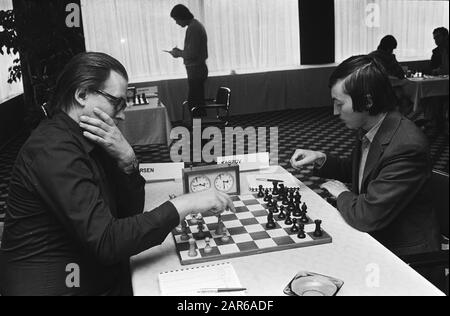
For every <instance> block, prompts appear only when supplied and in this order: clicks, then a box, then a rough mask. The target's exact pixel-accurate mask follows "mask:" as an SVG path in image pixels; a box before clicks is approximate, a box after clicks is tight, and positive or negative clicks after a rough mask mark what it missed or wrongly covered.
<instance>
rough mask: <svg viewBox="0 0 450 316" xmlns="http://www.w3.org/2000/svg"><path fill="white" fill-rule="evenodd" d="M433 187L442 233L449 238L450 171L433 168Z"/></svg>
mask: <svg viewBox="0 0 450 316" xmlns="http://www.w3.org/2000/svg"><path fill="white" fill-rule="evenodd" d="M431 188H432V190H433V191H432V192H433V207H434V209H435V210H436V212H437V215H438V219H439V224H440V228H441V234H442V235H444V236H446V237H447V238H448V225H449V222H448V221H449V218H448V214H449V209H448V207H449V205H448V201H449V196H448V173H445V172H441V171H437V170H433V175H432V178H431Z"/></svg>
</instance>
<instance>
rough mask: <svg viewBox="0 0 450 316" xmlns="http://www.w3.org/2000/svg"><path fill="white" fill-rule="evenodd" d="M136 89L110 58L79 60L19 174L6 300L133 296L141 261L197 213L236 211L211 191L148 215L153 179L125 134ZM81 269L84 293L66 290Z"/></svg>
mask: <svg viewBox="0 0 450 316" xmlns="http://www.w3.org/2000/svg"><path fill="white" fill-rule="evenodd" d="M127 85H128V75H127V73H126V70H125V68H124V67H123V66H122V65H121V64H120V63H119V62H118V61H117V60H115V59H114V58H112V57H110V56H108V55H106V54H102V53H82V54H80V55H77V56H76V57H74V58H73V59H72V60H71V61H70V62H69V63H68V65H67V66H66V67H65V68H64V70H63V71H62V74H61V75H60V77H59V79H58V82H57V86H56V90H55V95H54V98H53V102H52V109H51V110H52V111H51V112H52V117H51V118H50V119H48V120H45V121H43V122H42V123H41V124H40V126H39V127H38V128H37V129H36V130H35V131H34V132H33V134H32V135H31V137H30V138H29V139H28V141H27V142H26V143H25V145H24V146H23V148H22V149H21V151H20V153H19V155H18V158H17V161H16V163H15V166H14V169H13V174H12V180H11V185H10V196H9V200H8V203H7V210H6V219H5V231H4V234H3V240H2V245H1V247H2V248H1V249H0V294H1V295H131V294H132V288H131V275H130V267H129V259H130V257H131V256H133V255H136V254H138V253H140V252H142V251H144V250H146V249H149V248H151V247H153V246H156V245H159V244H161V243H162V242H163V241H164V239H165V238H166V237H167V235H168V234H169V233H170V232H171V230H173V229H174V228H175V227H176V226H177V225H178V224H179V223H180V219H183V218H184V217H186V216H187V215H188V214H190V213H191V212H200V213H204V212H212V213H217V214H219V213H221V212H222V210H225V209H227V208H230V209H232V210H234V207H233V204H232V202H231V200H230V199H229V197H228V196H227V195H225V194H221V193H218V192H213V191H208V192H204V193H199V194H192V195H185V196H180V197H178V198H175V199H173V200H171V201H170V202H166V203H164V204H163V205H161V206H159V207H158V208H156V209H155V210H153V211H151V212H147V213H143V208H144V200H145V191H144V184H145V181H144V179H143V178H142V177H141V176H140V174H139V169H138V164H137V160H136V157H135V154H134V152H133V149H132V148H131V146H130V145H129V144H128V143H127V141H126V140H125V139H124V137H123V136H122V134H121V133H120V131H119V130H118V128H117V127H116V124H117V122H118V120H123V119H124V117H125V116H124V109H125V107H126V100H125V98H126V91H127ZM74 264H75V265H77V266H78V267H79V272H80V274H79V276H80V280H79V284H78V285H77V287H71V286H69V285H70V284H66V279H67V278H68V275H69V273H70V272H68V271H67V269H68V267H69V266H73V265H74ZM76 283H78V282H76Z"/></svg>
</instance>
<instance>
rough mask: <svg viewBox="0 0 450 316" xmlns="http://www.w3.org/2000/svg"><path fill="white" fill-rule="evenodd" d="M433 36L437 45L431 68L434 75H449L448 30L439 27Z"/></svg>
mask: <svg viewBox="0 0 450 316" xmlns="http://www.w3.org/2000/svg"><path fill="white" fill-rule="evenodd" d="M433 38H434V41H435V42H436V45H437V47H436V48H435V49H433V56H432V57H431V70H432V74H433V75H448V71H449V69H448V61H449V57H448V30H447V29H446V28H445V27H439V28H437V29H435V30H434V31H433Z"/></svg>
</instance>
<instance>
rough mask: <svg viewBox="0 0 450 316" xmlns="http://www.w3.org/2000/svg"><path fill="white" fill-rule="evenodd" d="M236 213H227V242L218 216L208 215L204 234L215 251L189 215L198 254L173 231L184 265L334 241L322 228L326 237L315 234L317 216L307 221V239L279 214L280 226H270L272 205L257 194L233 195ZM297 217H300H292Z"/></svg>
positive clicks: (176, 231) (225, 218) (224, 221)
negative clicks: (199, 235)
mask: <svg viewBox="0 0 450 316" xmlns="http://www.w3.org/2000/svg"><path fill="white" fill-rule="evenodd" d="M232 199H233V203H234V206H235V207H236V214H234V213H231V212H228V211H227V212H225V213H223V214H222V220H223V223H224V225H225V227H226V228H227V230H228V235H229V237H230V238H229V241H228V242H226V243H224V242H223V241H222V235H220V236H219V235H216V234H215V230H216V228H217V217H216V216H209V217H204V218H203V220H204V222H205V225H204V230H203V231H204V233H205V235H206V237H209V238H210V246H211V247H212V251H211V252H209V253H205V250H204V249H205V246H206V241H205V239H200V238H197V237H196V234H197V233H198V225H197V224H193V223H192V222H191V220H192V217H191V216H188V217H187V218H186V220H187V223H188V231H187V233H188V235H189V237H191V238H194V239H195V242H196V249H197V256H196V257H190V256H189V255H188V253H189V241H183V240H182V239H181V232H179V231H178V230H174V231H173V232H172V234H173V237H174V240H175V245H176V250H177V253H178V256H179V258H180V261H181V264H182V265H189V264H195V263H204V262H209V261H217V260H226V259H229V258H235V257H243V256H249V255H254V254H260V253H267V252H273V251H281V250H287V249H293V248H300V247H309V246H314V245H321V244H326V243H331V242H332V238H331V236H330V235H329V234H328V233H327V232H326V231H325V230H323V228H322V232H323V234H322V236H321V237H314V235H313V233H314V230H315V228H316V225H315V224H314V220H315V218H314V219H311V218H310V217H309V216H311V215H310V214H309V211H311V210H308V223H307V224H305V234H306V238H305V239H300V238H298V237H297V233H293V232H291V231H290V229H291V227H292V225H286V224H285V223H284V220H280V219H278V214H274V219H275V222H276V227H275V228H274V229H267V228H266V224H267V215H268V207H267V205H266V202H264V201H263V198H258V197H257V194H253V195H241V196H234V197H232ZM292 218H296V217H292Z"/></svg>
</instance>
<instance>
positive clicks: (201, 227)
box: [197, 219, 206, 239]
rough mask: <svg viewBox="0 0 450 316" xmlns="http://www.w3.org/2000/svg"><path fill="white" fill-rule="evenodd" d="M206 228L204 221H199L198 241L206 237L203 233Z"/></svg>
mask: <svg viewBox="0 0 450 316" xmlns="http://www.w3.org/2000/svg"><path fill="white" fill-rule="evenodd" d="M203 229H204V227H203V219H201V220H199V221H198V233H197V238H198V239H204V238H205V237H206V234H205V232H204V231H203Z"/></svg>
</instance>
